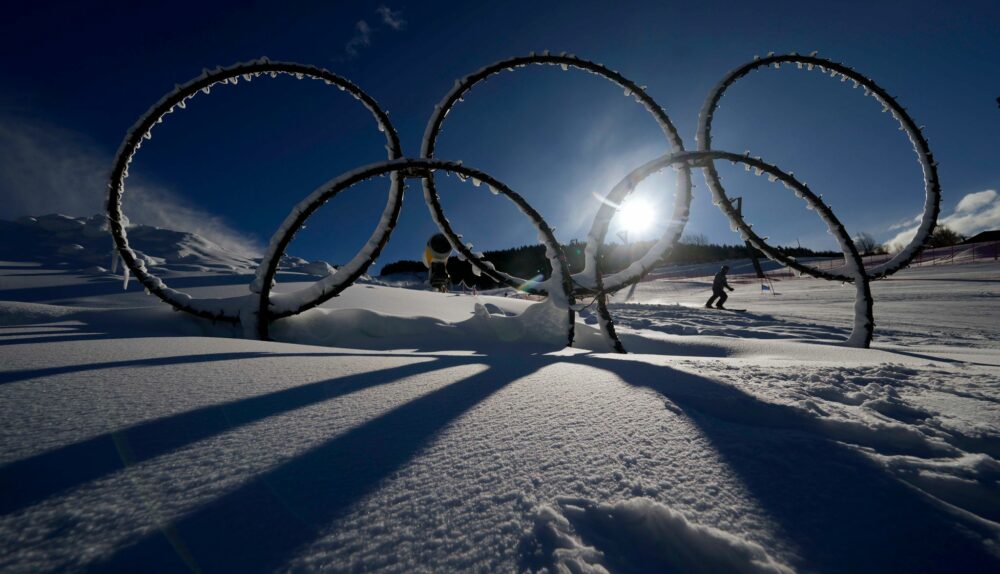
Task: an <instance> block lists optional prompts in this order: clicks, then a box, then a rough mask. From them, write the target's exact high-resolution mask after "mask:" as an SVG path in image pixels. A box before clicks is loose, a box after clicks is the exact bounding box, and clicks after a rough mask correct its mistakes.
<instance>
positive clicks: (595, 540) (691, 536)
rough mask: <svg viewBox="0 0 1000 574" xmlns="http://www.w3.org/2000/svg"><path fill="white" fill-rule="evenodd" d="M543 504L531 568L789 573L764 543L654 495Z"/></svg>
mask: <svg viewBox="0 0 1000 574" xmlns="http://www.w3.org/2000/svg"><path fill="white" fill-rule="evenodd" d="M557 504H558V506H550V505H547V504H543V505H541V506H540V507H539V508H538V511H537V514H536V516H535V527H534V530H533V531H532V533H531V535H530V537H529V538H528V539H527V540H526V543H525V548H526V551H527V553H528V554H529V555H528V556H527V557H526V558H527V560H528V562H530V563H531V564H530V565H529V567H531V568H541V567H544V568H551V569H552V570H554V571H556V572H581V573H584V572H586V573H606V572H688V573H698V572H706V573H708V572H731V573H765V572H767V573H790V572H792V569H791V568H789V567H788V566H786V565H784V564H781V563H779V562H776V561H775V560H774V559H773V558H771V556H769V555H768V554H767V552H766V551H765V550H764V548H763V547H761V546H760V545H759V544H756V543H754V542H750V541H749V540H746V539H743V538H741V537H739V536H735V535H733V534H730V533H728V532H724V531H722V530H719V529H717V528H712V527H710V526H704V525H700V524H696V523H694V522H691V521H690V520H688V519H687V518H686V517H685V516H684V515H683V514H681V513H680V512H677V511H675V510H673V509H671V508H670V507H668V506H665V505H663V504H660V503H658V502H656V501H654V500H651V499H648V498H631V499H628V500H623V501H620V502H615V503H597V502H593V501H590V500H586V499H582V498H560V499H558V500H557Z"/></svg>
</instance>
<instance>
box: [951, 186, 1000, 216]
mask: <svg viewBox="0 0 1000 574" xmlns="http://www.w3.org/2000/svg"><path fill="white" fill-rule="evenodd" d="M996 198H997V192H996V191H995V190H992V189H987V190H985V191H980V192H976V193H970V194H968V195H966V196H965V197H963V198H962V201H959V202H958V205H956V206H955V213H974V212H976V211H979V210H980V209H982V208H984V207H987V206H989V205H990V204H992V203H993V202H994V200H995V199H996Z"/></svg>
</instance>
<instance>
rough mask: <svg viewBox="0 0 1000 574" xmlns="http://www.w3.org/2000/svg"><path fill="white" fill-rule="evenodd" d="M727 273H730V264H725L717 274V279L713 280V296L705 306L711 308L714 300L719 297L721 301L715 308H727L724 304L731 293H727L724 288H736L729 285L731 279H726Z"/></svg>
mask: <svg viewBox="0 0 1000 574" xmlns="http://www.w3.org/2000/svg"><path fill="white" fill-rule="evenodd" d="M726 273H729V266H728V265H723V266H722V269H719V272H718V273H716V274H715V279H713V280H712V296H711V297H709V299H708V303H705V307H708V308H709V309H711V308H712V302H713V301H715V300H716V299H718V300H719V302H718V304H716V306H715V308H716V309H725V307H723V306H722V305H723V303H725V302H726V299H728V298H729V295H726V292H725V291H723V289H729V290H730V291H733V290H734V289H733V288H732V287H730V286H729V281H727V280H726Z"/></svg>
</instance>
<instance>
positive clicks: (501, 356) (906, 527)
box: [0, 238, 1000, 573]
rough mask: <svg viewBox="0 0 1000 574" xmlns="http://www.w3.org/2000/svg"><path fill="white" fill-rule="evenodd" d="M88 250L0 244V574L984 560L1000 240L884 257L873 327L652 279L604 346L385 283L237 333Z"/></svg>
mask: <svg viewBox="0 0 1000 574" xmlns="http://www.w3.org/2000/svg"><path fill="white" fill-rule="evenodd" d="M100 241H101V242H102V243H103V245H104V247H103V249H104V251H103V252H102V253H103V255H101V259H102V260H106V261H108V262H110V257H109V256H108V245H109V244H110V240H109V239H107V238H100ZM201 247H202V249H201V250H200V251H199V254H200V255H199V257H201V258H202V259H201V260H198V261H193V262H189V263H190V264H191V265H192V266H193V267H187V266H183V265H180V264H178V266H177V267H174V268H172V269H171V268H170V267H169V265H166V267H164V268H163V269H161V270H160V271H161V272H162V277H163V278H164V279H165V281H166V282H167V283H168V284H169V285H171V286H172V287H175V288H181V289H184V290H186V291H188V292H189V293H191V294H192V295H195V296H228V295H239V294H244V293H246V292H247V287H246V285H247V283H249V281H250V279H251V273H252V270H251V269H248V268H245V267H244V266H243V265H242V264H240V263H239V261H235V264H234V260H233V259H232V257H229V258H228V259H226V258H223V260H220V261H219V262H218V263H219V266H218V267H216V266H214V264H211V262H210V261H205V260H204V259H206V258H208V259H211V251H212V250H211V249H209V248H208V247H206V246H205V245H203V244H202V245H201ZM139 248H140V249H142V245H141V244H140V245H139ZM15 251H16V252H18V253H26V254H29V255H30V253H31V250H30V249H25V250H20V249H19V250H15ZM80 251H81V250H79V249H75V248H74V249H69V250H64V252H63V253H62V255H61V256H60V257H62V259H60V258H59V257H54V258H49V259H46V260H45V261H41V260H39V259H38V258H31V257H27V256H26V257H21V258H20V259H24V260H19V258H18V257H15V256H12V254H11V253H8V252H4V253H3V256H2V257H0V258H2V259H6V260H5V261H2V262H0V412H2V418H0V513H2V517H0V570H2V571H4V572H38V571H53V570H59V571H74V570H86V571H97V572H102V571H136V572H157V571H165V572H173V571H186V570H195V571H204V572H220V571H225V572H255V571H275V570H278V571H312V570H331V571H387V572H403V571H405V572H412V571H434V572H447V571H489V572H495V571H500V572H507V571H543V570H547V571H549V572H605V571H611V572H725V573H730V572H997V571H1000V486H998V481H1000V463H998V459H1000V381H998V379H1000V263H995V262H981V263H976V264H970V265H960V266H947V267H930V268H920V269H911V270H905V271H903V272H900V273H898V274H896V275H895V276H893V277H892V278H891V279H888V280H885V281H880V282H878V283H876V284H875V285H874V293H875V302H876V303H875V317H876V322H877V326H876V334H875V341H874V348H872V349H870V350H861V349H853V348H847V347H843V346H840V345H838V342H839V341H840V340H842V339H843V338H844V337H845V336H846V334H847V332H848V329H849V327H850V324H851V320H852V317H851V305H852V300H853V296H854V289H853V288H852V287H850V286H842V285H837V284H831V283H828V282H823V281H817V280H811V279H789V280H784V281H780V282H777V283H776V284H775V285H776V289H777V293H779V294H778V295H769V294H761V292H760V290H759V286H758V285H756V284H753V283H751V284H743V285H738V286H737V290H736V292H735V293H733V294H732V297H731V299H730V301H729V305H730V306H732V307H739V308H745V309H747V311H746V312H743V313H739V312H729V311H714V310H707V309H704V308H702V307H701V305H702V304H703V300H704V299H705V298H707V296H708V293H709V289H708V284H707V283H705V282H699V281H690V280H689V281H685V282H679V281H678V282H673V281H651V282H648V283H643V284H642V285H641V286H640V287H639V288H638V290H637V292H636V295H635V297H634V299H633V300H634V301H635V302H632V303H616V304H614V305H612V313H613V315H614V316H615V318H616V319H617V321H618V325H619V328H620V332H621V334H622V340H623V342H624V343H625V345H626V347H627V348H628V349H629V350H630V351H632V353H630V354H628V355H616V354H612V353H608V352H607V348H606V346H605V343H604V342H603V340H602V339H601V338H600V337H599V335H598V333H597V331H596V330H595V328H594V326H593V325H592V324H591V323H588V321H593V317H591V316H588V314H586V313H585V314H584V316H582V317H581V318H580V320H579V323H578V325H577V332H578V337H577V338H578V343H579V345H578V347H577V348H574V349H562V348H560V343H561V340H562V337H563V333H562V332H561V331H559V329H558V328H553V327H549V326H547V325H546V321H547V319H548V317H546V315H547V308H546V306H545V304H533V303H531V302H527V301H522V300H516V299H513V298H505V297H484V296H479V297H473V296H468V295H450V294H449V295H442V294H436V293H430V292H423V291H415V290H405V289H399V288H393V287H385V286H380V285H373V284H359V285H355V286H353V287H351V288H349V289H347V290H346V291H345V292H344V293H343V294H342V296H341V297H339V298H336V299H333V300H332V301H331V302H330V303H328V304H326V305H324V306H323V308H321V309H315V310H313V311H310V312H307V313H305V314H303V315H301V316H298V317H294V318H290V319H286V320H282V321H280V322H278V323H276V324H275V329H274V334H275V337H276V338H277V339H279V340H281V341H284V342H261V341H254V340H246V339H242V338H240V337H239V330H238V329H236V328H230V327H226V326H223V325H212V324H210V323H208V322H205V321H201V320H198V319H195V318H193V317H190V316H188V315H186V314H183V313H177V312H173V311H172V310H171V309H170V308H168V307H167V306H166V305H164V304H162V303H161V302H160V301H159V300H157V299H155V298H153V297H149V296H146V295H145V294H144V293H143V292H142V290H141V289H140V288H139V287H137V284H136V283H135V282H134V281H133V282H132V283H131V285H130V286H129V289H128V291H126V292H122V278H121V277H120V276H118V277H114V276H111V275H110V274H109V273H107V272H103V271H100V270H96V269H91V270H89V271H83V270H81V269H83V268H85V267H86V266H90V265H93V262H91V261H89V260H87V261H84V262H81V263H79V264H74V263H73V260H72V259H67V258H72V257H76V256H77V255H79V252H80ZM195 259H197V258H195ZM78 261H82V260H78ZM168 263H169V262H168ZM226 265H229V267H228V268H229V269H235V271H226V272H223V271H220V270H221V269H224V268H226ZM154 268H155V261H154ZM235 273H241V275H239V276H237V275H235ZM313 280H315V278H310V277H307V276H305V275H295V274H291V273H284V274H282V275H281V276H279V281H282V283H280V284H279V290H286V291H287V290H290V289H294V288H296V286H294V285H290V283H291V282H293V281H299V282H304V281H313ZM306 284H308V283H302V284H301V285H299V286H298V287H302V286H304V285H306Z"/></svg>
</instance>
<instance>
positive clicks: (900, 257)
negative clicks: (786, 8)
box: [697, 54, 941, 281]
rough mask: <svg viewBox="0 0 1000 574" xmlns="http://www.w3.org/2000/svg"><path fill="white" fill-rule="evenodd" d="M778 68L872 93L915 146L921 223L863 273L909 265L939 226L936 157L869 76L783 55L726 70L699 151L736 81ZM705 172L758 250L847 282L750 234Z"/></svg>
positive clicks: (713, 175)
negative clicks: (920, 188) (828, 78)
mask: <svg viewBox="0 0 1000 574" xmlns="http://www.w3.org/2000/svg"><path fill="white" fill-rule="evenodd" d="M782 64H788V65H792V64H794V65H795V66H796V67H797V68H805V69H807V70H818V71H820V72H822V73H829V74H830V75H831V76H832V77H835V78H836V77H839V78H840V81H842V82H846V81H848V80H850V81H851V82H852V83H853V85H854V87H855V88H858V87H861V88H863V90H864V92H865V95H871V96H872V97H874V98H875V100H876V101H878V102H879V103H880V104H882V111H883V112H891V113H892V116H893V117H894V118H895V119H896V121H897V122H899V126H900V129H901V130H903V131H905V132H906V135H907V136H908V137H909V139H910V143H912V144H913V149H914V151H915V152H916V154H917V160H918V161H919V162H920V166H921V169H922V171H923V178H924V210H923V214H922V216H921V219H920V225H919V226H918V228H917V232H916V234H915V235H914V236H913V239H911V240H910V242H909V243H908V244H907V245H906V247H904V248H903V249H902V250H900V251H899V252H898V253H897V254H896V255H894V256H893V257H892V258H890V259H889V260H888V261H886V262H884V263H882V264H880V265H876V266H875V267H873V268H872V269H870V270H868V271H865V275H866V276H867V277H868V278H869V279H873V280H874V279H880V278H882V277H886V276H888V275H891V274H893V273H895V272H896V271H898V270H900V269H902V268H903V267H905V266H906V265H908V264H909V263H910V262H911V261H912V260H913V258H914V257H916V256H917V254H918V253H919V251H920V249H921V248H922V247H923V245H924V243H925V242H926V241H927V239H928V238H929V237H930V234H931V233H932V232H933V231H934V226H935V225H936V224H937V218H938V214H939V212H940V210H941V184H940V182H939V181H938V175H937V163H936V162H935V161H934V156H933V154H931V151H930V147H929V145H928V143H927V139H926V138H924V135H923V133H922V132H921V129H920V127H918V126H917V124H916V123H915V122H914V121H913V118H911V117H910V115H909V114H907V113H906V110H905V109H903V107H902V106H901V105H899V103H898V102H897V101H896V100H895V98H893V97H892V96H891V95H889V93H888V92H886V91H885V90H884V89H883V88H882V87H880V86H879V85H878V84H876V83H875V81H874V80H872V79H871V78H868V77H866V76H864V75H862V74H860V73H858V72H857V71H855V70H853V69H852V68H850V67H848V66H845V65H844V64H841V63H838V62H833V61H831V60H827V59H824V58H818V57H816V56H815V55H809V56H801V55H798V54H784V55H778V56H775V55H771V54H769V55H768V56H767V57H764V58H758V59H755V60H753V61H751V62H748V63H746V64H744V65H742V66H740V67H738V68H736V69H734V70H733V71H731V72H729V74H727V75H726V76H725V77H724V78H723V79H722V80H721V81H720V82H719V83H718V84H717V85H716V86H715V88H714V89H713V90H712V92H711V93H710V94H709V95H708V97H707V98H706V99H705V103H704V105H703V106H702V109H701V114H700V116H699V121H698V136H697V141H698V149H699V150H702V151H704V150H708V149H711V147H712V133H711V130H712V120H713V119H714V116H715V111H716V109H717V108H718V106H719V101H720V100H721V99H722V96H723V95H724V94H725V93H726V90H728V89H729V87H730V86H732V85H733V84H734V83H736V81H737V80H739V79H740V78H742V77H743V76H746V75H747V74H749V73H750V72H752V71H754V70H759V69H761V68H768V67H774V68H780V67H781V66H782ZM704 172H705V178H706V180H707V181H708V186H709V189H710V190H711V191H712V195H713V197H715V199H716V200H717V202H718V203H720V205H721V206H722V210H723V212H725V214H726V216H727V217H728V218H729V220H730V222H732V223H733V225H735V226H736V227H737V228H738V229H739V230H740V231H741V232H742V233H744V234H745V235H746V236H747V240H748V241H749V242H750V244H751V245H753V246H754V247H756V248H757V249H759V250H761V251H762V252H763V253H764V254H765V255H767V256H768V257H769V258H771V259H773V260H775V261H778V262H780V263H783V264H785V265H787V266H789V267H792V268H793V269H796V270H798V271H800V272H803V273H808V274H809V275H812V276H815V277H822V278H824V279H836V280H847V281H849V280H851V279H850V278H847V277H845V276H844V275H843V274H839V273H826V272H824V271H822V270H819V269H816V268H815V267H813V266H811V265H807V264H804V263H800V262H798V261H796V260H795V258H793V257H790V256H787V255H785V254H783V253H781V252H780V251H778V250H777V249H775V248H773V247H771V246H770V245H768V244H767V242H766V241H764V240H763V238H761V237H760V236H758V235H757V234H755V233H753V231H752V230H751V229H750V227H749V226H748V225H747V224H746V222H745V221H743V219H742V217H740V215H739V214H737V213H736V210H735V209H733V208H732V205H731V204H730V202H729V201H728V198H727V197H726V192H725V189H724V188H723V186H722V182H721V181H720V178H719V174H718V172H717V171H716V170H715V167H714V166H713V165H707V166H706V167H705V170H704ZM718 200H721V201H718Z"/></svg>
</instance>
